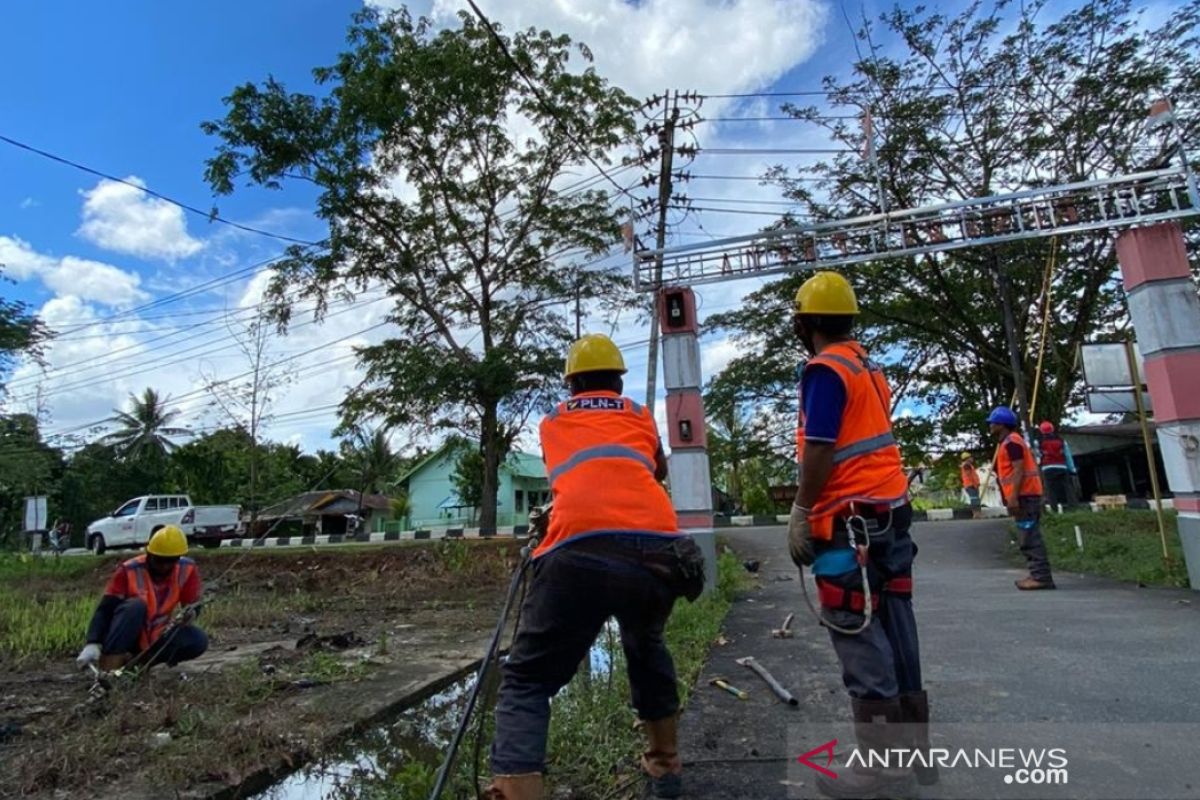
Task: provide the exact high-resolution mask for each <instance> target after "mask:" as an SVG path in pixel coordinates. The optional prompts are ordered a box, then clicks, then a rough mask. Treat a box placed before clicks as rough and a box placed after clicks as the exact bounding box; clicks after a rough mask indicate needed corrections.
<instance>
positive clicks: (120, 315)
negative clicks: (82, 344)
mask: <svg viewBox="0 0 1200 800" xmlns="http://www.w3.org/2000/svg"><path fill="white" fill-rule="evenodd" d="M285 258H287V255H286V254H282V255H276V256H271V257H270V258H264V259H263V260H261V261H257V262H255V263H253V264H250V265H248V266H245V267H242V268H240V269H236V270H234V271H233V272H229V273H226V274H225V275H222V276H220V277H217V278H211V279H209V280H207V281H204V282H202V283H198V284H196V285H194V286H190V287H188V288H187V289H183V290H181V291H178V292H173V293H171V294H167V295H163V296H162V297H159V298H156V299H154V300H151V301H149V302H146V303H142V304H141V305H137V306H134V307H132V308H127V309H125V310H124V311H118V312H117V313H115V314H109V315H108V316H107V317H101V318H100V319H98V320H93V321H91V322H85V323H82V324H79V325H73V326H70V327H68V328H65V329H64V330H63V331H62V332H63V333H73V332H75V331H79V330H83V329H85V328H92V327H95V326H97V325H104V324H107V323H108V322H111V321H113V320H120V319H124V318H126V317H128V316H130V315H131V314H137V313H138V312H139V311H145V310H147V309H151V308H158V307H161V306H164V305H169V304H171V303H174V302H177V301H179V300H182V299H184V298H187V297H193V296H195V295H197V294H202V293H204V292H207V291H211V290H213V289H215V288H217V287H218V286H223V285H225V284H229V283H233V282H234V281H236V280H238V279H239V278H242V277H245V276H246V275H249V274H250V273H253V272H258V271H259V270H260V269H261V268H262V267H265V266H269V265H272V264H275V263H277V262H279V261H281V260H283V259H285ZM172 316H173V315H172Z"/></svg>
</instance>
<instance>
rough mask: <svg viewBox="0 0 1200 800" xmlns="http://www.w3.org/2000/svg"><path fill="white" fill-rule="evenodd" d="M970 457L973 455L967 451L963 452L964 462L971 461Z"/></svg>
mask: <svg viewBox="0 0 1200 800" xmlns="http://www.w3.org/2000/svg"><path fill="white" fill-rule="evenodd" d="M970 457H971V454H970V453H968V452H966V451H965V450H964V451H963V454H962V456H961V458H962V460H963V461H966V460H967V459H969V458H970Z"/></svg>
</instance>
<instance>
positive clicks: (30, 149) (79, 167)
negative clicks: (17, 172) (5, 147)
mask: <svg viewBox="0 0 1200 800" xmlns="http://www.w3.org/2000/svg"><path fill="white" fill-rule="evenodd" d="M0 142H5V143H6V144H10V145H12V146H13V147H18V148H20V149H22V150H26V151H28V152H30V153H34V154H36V155H39V156H41V157H43V158H48V159H50V160H51V161H57V162H58V163H59V164H65V165H66V166H68V167H74V168H75V169H77V170H80V171H82V172H86V173H88V174H89V175H95V176H97V177H100V178H104V179H105V180H110V181H113V182H115V183H119V184H122V185H124V186H129V187H131V188H133V189H137V190H138V191H139V192H143V193H145V194H148V195H150V196H151V197H156V198H158V199H159V200H162V201H164V202H167V203H170V204H171V205H173V206H177V207H179V208H182V209H183V210H184V211H190V212H191V213H193V214H198V215H200V216H202V217H204V218H206V219H207V220H209V221H210V222H220V223H221V224H223V225H228V226H229V227H231V228H237V229H238V230H241V231H246V232H248V233H256V234H258V235H259V236H268V237H270V238H272V239H278V240H280V241H283V242H292V243H293V244H305V245H310V246H317V243H316V242H310V241H308V240H307V239H296V238H294V237H292V236H284V235H283V234H280V233H272V232H271V231H266V230H263V229H262V228H255V227H252V226H250V225H245V224H243V223H241V222H234V221H233V220H229V219H225V218H224V217H221V216H219V215H217V214H215V213H213V212H212V211H203V210H201V209H199V208H196V207H195V206H192V205H188V204H187V203H183V202H180V201H179V200H176V199H175V198H173V197H168V196H167V195H165V194H162V193H161V192H156V191H154V190H153V189H148V188H146V187H145V186H140V185H138V184H136V183H134V182H133V181H129V180H126V179H124V178H118V177H117V176H115V175H110V174H108V173H107V172H102V171H101V170H98V169H95V168H93V167H89V166H87V165H85V164H80V163H79V162H78V161H73V160H71V159H69V158H66V157H64V156H59V155H55V154H54V153H50V152H48V151H46V150H42V149H40V148H38V147H34V146H33V145H30V144H26V143H25V142H20V141H17V140H16V139H13V138H11V137H8V136H4V135H3V134H0Z"/></svg>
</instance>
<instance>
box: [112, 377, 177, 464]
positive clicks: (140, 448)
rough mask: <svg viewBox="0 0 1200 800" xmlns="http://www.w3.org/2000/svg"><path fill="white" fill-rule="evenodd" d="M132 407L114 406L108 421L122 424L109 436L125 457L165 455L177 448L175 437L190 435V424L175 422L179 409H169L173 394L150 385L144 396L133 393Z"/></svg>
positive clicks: (140, 457)
mask: <svg viewBox="0 0 1200 800" xmlns="http://www.w3.org/2000/svg"><path fill="white" fill-rule="evenodd" d="M129 400H130V404H131V408H130V410H129V411H120V410H118V409H113V416H111V417H109V418H108V420H107V421H108V422H110V423H112V424H114V425H119V426H121V427H120V428H119V429H118V430H116V431H114V432H113V433H110V434H109V435H108V436H106V437H105V442H106V443H107V444H110V445H112V446H113V447H115V448H116V450H117V452H118V453H119V454H120V456H121V457H122V458H124V459H133V460H143V459H150V458H153V459H161V458H165V457H166V455H167V454H168V453H170V452H171V451H172V450H174V449H175V447H176V444H175V442H174V441H172V439H171V437H174V436H186V435H188V433H189V431H188V430H187V428H180V427H176V426H174V425H172V424H171V423H172V422H174V421H175V420H176V419H178V418H179V411H178V410H177V409H168V408H167V403H168V402H170V398H169V397H162V396H160V395H159V393H158V392H156V391H154V390H153V389H150V388H147V389H146V391H144V392H142V396H141V397H137V396H135V395H132V394H131V395H129Z"/></svg>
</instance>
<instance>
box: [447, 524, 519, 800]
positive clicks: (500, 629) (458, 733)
mask: <svg viewBox="0 0 1200 800" xmlns="http://www.w3.org/2000/svg"><path fill="white" fill-rule="evenodd" d="M536 542H537V540H536V539H530V541H529V543H528V544H526V545H525V547H523V548H521V565H520V566H519V567H517V570H516V572H514V573H513V579H512V582H511V583H510V584H509V585H508V596H507V597H505V599H504V607H503V608H502V609H501V610H500V618H499V619H498V620H497V621H496V630H495V631H493V632H492V640H491V642H490V643H489V644H488V648H487V652H486V653H485V654H484V656H483V663H481V664H480V665H479V672H478V673H477V674H476V677H475V685H474V686H473V687H471V694H470V696H469V697H468V698H467V708H466V710H465V711H463V717H462V722H460V723H459V725H458V729H457V730H455V731H454V738H453V739H452V740H451V742H450V747H449V748H448V749H447V750H446V757H445V759H444V760H443V761H442V766H441V769H439V770H438V774H437V781H436V782H435V783H434V785H433V791H432V792H431V793H430V795H429V800H437V799H438V798H439V797H441V796H442V792H443V791H444V790H445V788H446V783H447V781H449V780H450V770H451V769H452V768H453V767H454V757H455V756H456V755H457V754H458V748H459V746H461V745H462V740H463V737H464V736H465V735H466V733H467V728H468V727H469V726H470V723H471V717H472V715H473V714H474V713H475V705H476V703H477V702H478V701H479V694H480V692H482V691H483V686H484V684H485V683H486V682H487V679H488V674H489V673H490V672H491V667H492V663H493V662H494V661H495V660H496V655H497V653H499V652H500V639H501V637H503V635H504V629H505V628H506V627H507V626H508V614H509V612H510V611H511V610H512V605H513V600H515V599H516V596H517V589H518V588H519V587H520V585H521V578H522V577H523V576H524V574H525V568H526V567H527V566H528V565H529V560H530V557H531V556H532V554H533V549H534V547H535V545H536Z"/></svg>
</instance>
